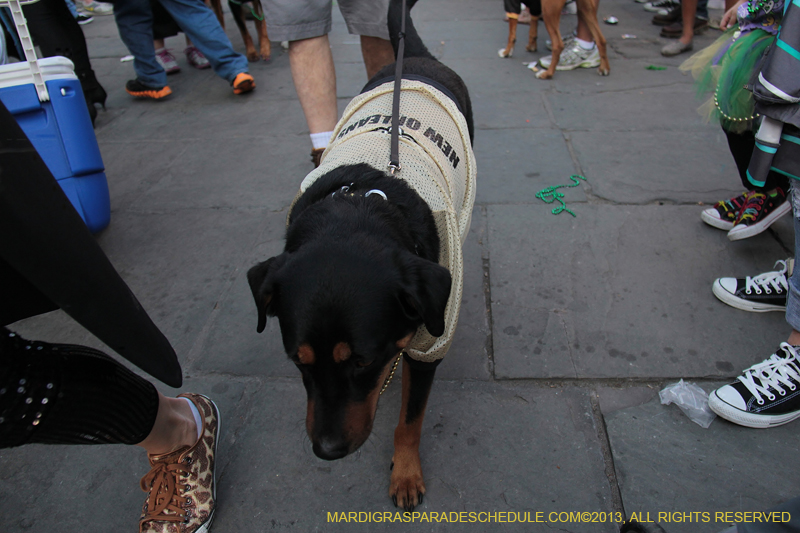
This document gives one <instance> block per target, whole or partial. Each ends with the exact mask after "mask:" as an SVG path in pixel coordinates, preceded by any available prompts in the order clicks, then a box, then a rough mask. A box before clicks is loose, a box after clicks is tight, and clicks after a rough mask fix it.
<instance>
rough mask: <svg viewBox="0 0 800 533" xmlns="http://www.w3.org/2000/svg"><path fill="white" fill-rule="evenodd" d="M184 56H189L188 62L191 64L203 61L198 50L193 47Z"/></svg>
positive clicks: (203, 57)
mask: <svg viewBox="0 0 800 533" xmlns="http://www.w3.org/2000/svg"><path fill="white" fill-rule="evenodd" d="M186 55H187V56H189V60H190V61H192V62H193V63H200V62H202V61H203V59H205V56H204V55H203V54H201V53H200V50H198V49H197V48H195V47H191V48H190V49H189V50H188V51H187V52H186Z"/></svg>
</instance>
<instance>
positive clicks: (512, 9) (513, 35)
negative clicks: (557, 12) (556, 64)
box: [497, 0, 542, 57]
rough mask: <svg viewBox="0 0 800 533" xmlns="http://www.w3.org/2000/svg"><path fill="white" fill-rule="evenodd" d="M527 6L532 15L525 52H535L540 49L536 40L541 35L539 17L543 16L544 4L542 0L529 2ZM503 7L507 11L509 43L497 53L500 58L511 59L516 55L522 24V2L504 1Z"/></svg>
mask: <svg viewBox="0 0 800 533" xmlns="http://www.w3.org/2000/svg"><path fill="white" fill-rule="evenodd" d="M525 5H526V6H528V11H529V12H530V15H531V18H530V22H529V24H530V27H529V28H528V45H527V46H526V47H525V50H527V51H528V52H535V51H536V50H537V49H538V45H537V43H536V38H537V37H538V33H539V17H541V15H542V3H541V0H528V3H526V4H525ZM503 6H504V7H505V9H506V18H507V19H508V43H507V44H506V47H505V48H502V49H500V50H499V51H498V52H497V53H498V55H499V56H500V57H511V56H512V55H514V44H515V43H516V42H517V25H518V24H520V22H519V19H520V15H521V14H522V0H503Z"/></svg>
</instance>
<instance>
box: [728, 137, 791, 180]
mask: <svg viewBox="0 0 800 533" xmlns="http://www.w3.org/2000/svg"><path fill="white" fill-rule="evenodd" d="M722 131H724V132H725V136H726V137H727V138H728V148H730V151H731V155H732V156H733V160H734V161H736V168H737V169H738V170H739V179H741V180H742V185H744V188H745V189H747V190H748V191H752V190H759V191H771V190H772V189H774V188H776V187H780V188H781V189H783V192H784V193H787V194H788V192H789V178H788V177H787V176H784V175H783V174H778V173H777V172H772V171H770V173H769V174H767V179H766V181H765V183H764V186H763V187H756V186H755V185H753V184H752V183H750V181H749V180H748V179H747V167H748V166H750V157H751V156H752V155H753V148H755V147H756V136H755V134H754V133H753V132H752V131H745V132H744V133H731V132H729V131H727V130H725V129H724V128H723V129H722Z"/></svg>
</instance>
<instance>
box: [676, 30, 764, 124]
mask: <svg viewBox="0 0 800 533" xmlns="http://www.w3.org/2000/svg"><path fill="white" fill-rule="evenodd" d="M737 33H738V30H737V29H735V28H731V29H729V30H728V31H726V32H725V33H724V34H723V35H722V37H720V38H719V39H717V40H716V41H715V42H714V43H713V44H712V45H711V46H709V47H707V48H705V49H703V50H700V51H699V52H697V53H696V54H694V55H693V56H692V57H690V58H689V59H687V60H686V61H684V62H683V64H682V65H681V66H680V67H679V68H680V70H681V71H682V72H691V73H692V77H693V78H694V79H695V80H696V83H695V86H696V87H697V94H698V97H702V96H704V95H705V94H706V93H709V92H713V93H714V95H713V96H712V97H711V98H710V99H708V100H707V101H706V102H705V103H704V104H703V105H701V106H700V107H699V108H698V112H699V113H700V114H701V115H703V116H704V117H705V118H706V120H708V121H709V122H710V121H711V120H715V121H716V120H718V121H719V122H720V124H721V125H722V127H723V128H724V129H725V130H727V131H730V132H733V133H742V132H744V131H748V130H752V129H753V119H754V118H755V117H754V109H755V102H754V101H753V93H752V92H750V91H748V90H747V89H745V88H744V86H745V85H746V84H747V83H749V82H750V79H751V78H752V76H753V72H754V71H755V69H756V67H757V66H758V64H759V62H760V61H761V57H762V56H763V55H764V51H765V50H766V49H767V47H768V46H769V45H770V44H771V43H772V42H773V41H774V40H775V36H774V35H772V34H771V33H769V32H766V31H763V30H753V31H749V32H746V33H742V34H740V35H738V36H737V35H736V34H737Z"/></svg>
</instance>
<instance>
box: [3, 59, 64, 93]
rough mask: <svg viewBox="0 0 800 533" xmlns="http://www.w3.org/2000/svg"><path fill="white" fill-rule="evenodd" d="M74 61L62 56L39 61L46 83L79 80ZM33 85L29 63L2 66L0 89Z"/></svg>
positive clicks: (22, 62) (21, 62)
mask: <svg viewBox="0 0 800 533" xmlns="http://www.w3.org/2000/svg"><path fill="white" fill-rule="evenodd" d="M74 68H75V66H74V65H73V64H72V61H70V60H69V59H67V58H66V57H62V56H55V57H45V58H43V59H40V60H39V69H40V70H41V72H42V78H43V79H44V81H50V80H64V79H67V80H77V79H78V77H77V76H76V75H75V72H74V70H73V69H74ZM27 83H33V77H32V76H31V69H30V67H28V62H27V61H20V62H19V63H11V64H9V65H0V89H4V88H6V87H14V86H16V85H25V84H27Z"/></svg>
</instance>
